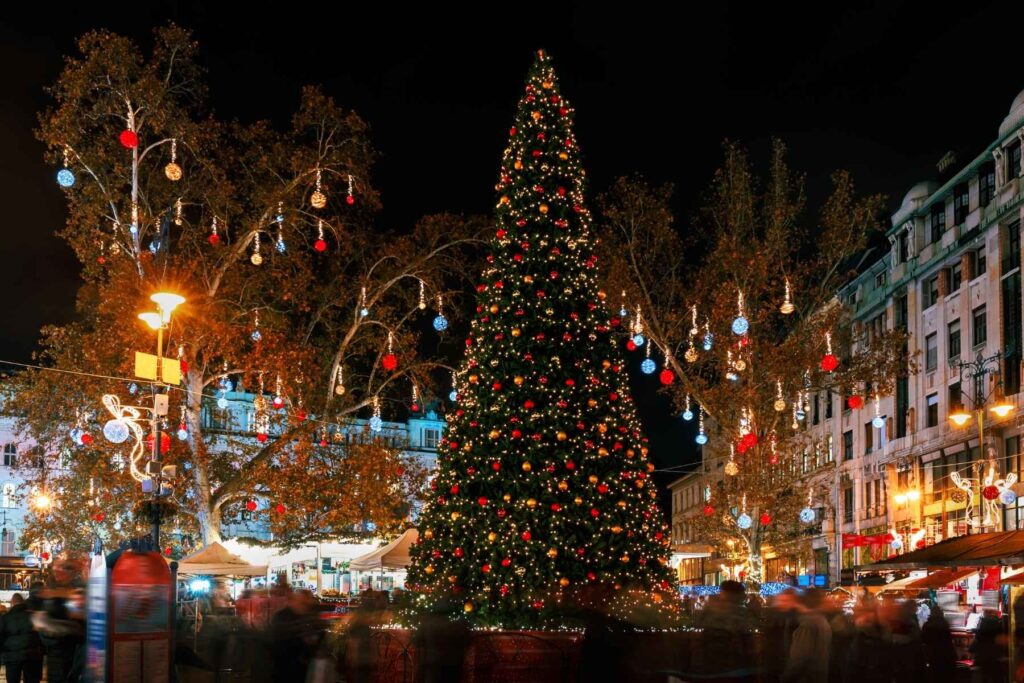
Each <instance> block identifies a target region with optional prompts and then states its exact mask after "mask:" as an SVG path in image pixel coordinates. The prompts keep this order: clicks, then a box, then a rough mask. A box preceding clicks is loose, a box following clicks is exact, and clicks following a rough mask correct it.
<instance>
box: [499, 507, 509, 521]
mask: <svg viewBox="0 0 1024 683" xmlns="http://www.w3.org/2000/svg"><path fill="white" fill-rule="evenodd" d="M506 514H508V513H506V512H505V508H501V509H500V510H498V519H505V515H506Z"/></svg>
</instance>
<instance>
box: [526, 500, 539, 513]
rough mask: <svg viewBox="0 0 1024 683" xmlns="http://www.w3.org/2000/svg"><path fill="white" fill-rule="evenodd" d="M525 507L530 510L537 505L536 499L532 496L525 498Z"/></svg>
mask: <svg viewBox="0 0 1024 683" xmlns="http://www.w3.org/2000/svg"><path fill="white" fill-rule="evenodd" d="M526 507H528V508H530V509H531V510H532V509H533V508H535V507H537V501H536V499H534V498H527V499H526Z"/></svg>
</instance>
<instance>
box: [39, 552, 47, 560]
mask: <svg viewBox="0 0 1024 683" xmlns="http://www.w3.org/2000/svg"><path fill="white" fill-rule="evenodd" d="M39 559H41V560H42V561H43V562H48V561H49V560H50V553H47V552H42V553H39Z"/></svg>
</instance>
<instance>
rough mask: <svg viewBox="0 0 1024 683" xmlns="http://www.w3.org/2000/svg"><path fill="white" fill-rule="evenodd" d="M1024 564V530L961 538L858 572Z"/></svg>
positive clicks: (858, 569)
mask: <svg viewBox="0 0 1024 683" xmlns="http://www.w3.org/2000/svg"><path fill="white" fill-rule="evenodd" d="M996 565H1001V566H1012V565H1024V531H1000V532H993V533H988V534H972V535H970V536H957V537H956V538H949V539H946V540H945V541H942V542H941V543H936V544H935V545H930V546H927V547H925V548H921V549H920V550H915V551H913V552H909V553H906V554H903V555H897V556H895V557H890V558H888V559H885V560H882V561H881V562H875V563H874V564H868V565H864V566H861V567H858V568H857V571H858V572H870V571H894V570H899V569H929V568H932V567H936V568H943V567H944V568H955V567H991V566H996Z"/></svg>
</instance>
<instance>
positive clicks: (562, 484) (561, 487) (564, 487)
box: [558, 481, 569, 491]
mask: <svg viewBox="0 0 1024 683" xmlns="http://www.w3.org/2000/svg"><path fill="white" fill-rule="evenodd" d="M558 490H559V491H568V490H569V482H567V481H560V482H558Z"/></svg>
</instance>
